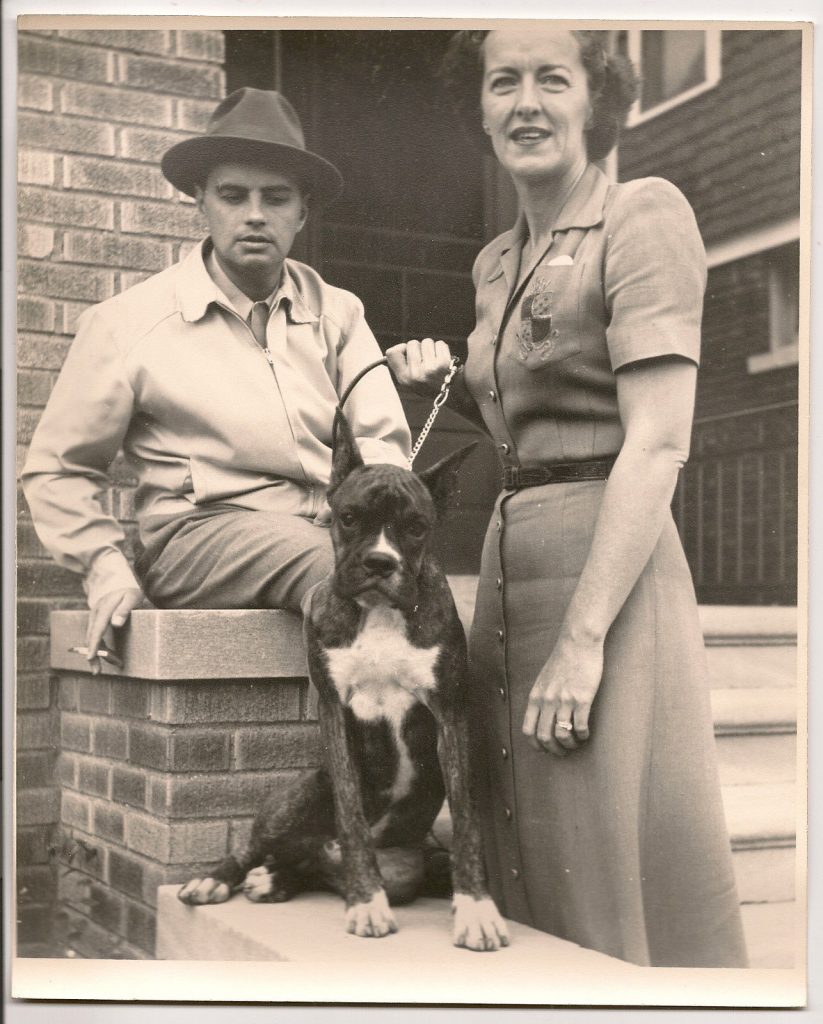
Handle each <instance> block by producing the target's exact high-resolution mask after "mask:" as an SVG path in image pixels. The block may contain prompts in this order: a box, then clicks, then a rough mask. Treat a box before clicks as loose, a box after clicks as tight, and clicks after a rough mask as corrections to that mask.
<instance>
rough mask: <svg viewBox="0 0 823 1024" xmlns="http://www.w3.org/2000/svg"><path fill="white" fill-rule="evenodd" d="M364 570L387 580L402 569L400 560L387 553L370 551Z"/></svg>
mask: <svg viewBox="0 0 823 1024" xmlns="http://www.w3.org/2000/svg"><path fill="white" fill-rule="evenodd" d="M363 568H364V569H366V571H367V572H368V573H369V574H370V575H371V576H379V577H382V578H386V577H387V576H391V575H392V573H394V572H397V570H398V569H399V568H400V560H399V559H398V558H395V557H394V555H391V554H389V553H388V552H385V551H370V552H369V553H368V554H367V555H366V556H365V558H364V559H363Z"/></svg>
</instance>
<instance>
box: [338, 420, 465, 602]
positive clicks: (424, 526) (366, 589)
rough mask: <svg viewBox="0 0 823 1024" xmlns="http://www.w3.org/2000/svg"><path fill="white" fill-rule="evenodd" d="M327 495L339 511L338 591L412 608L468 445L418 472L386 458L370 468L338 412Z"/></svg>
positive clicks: (344, 594) (371, 600) (348, 427)
mask: <svg viewBox="0 0 823 1024" xmlns="http://www.w3.org/2000/svg"><path fill="white" fill-rule="evenodd" d="M334 427H335V441H334V451H333V455H332V471H331V480H330V483H329V490H328V501H329V505H330V506H331V510H332V525H331V531H332V543H333V545H334V555H335V570H334V578H335V589H336V590H337V592H338V593H339V594H340V595H341V596H343V597H348V598H352V599H354V600H356V601H357V603H358V604H360V605H361V606H363V607H374V606H376V605H378V604H390V605H393V606H395V607H397V608H400V609H402V610H404V611H410V610H411V609H413V608H414V607H415V605H416V604H417V578H418V576H419V574H420V570H421V568H422V566H423V563H424V560H425V558H426V557H427V555H428V554H429V553H430V545H431V534H432V529H433V528H434V525H435V523H436V522H437V519H438V518H439V517H440V516H441V515H442V514H443V513H444V512H445V510H446V508H447V506H448V503H449V497H450V495H451V493H452V491H453V489H454V487H455V484H456V481H457V471H458V469H459V468H460V466H461V464H462V462H463V460H464V459H465V458H466V456H467V455H468V454H469V452H470V451H471V450H472V449H473V448H474V447H475V446H474V444H471V445H467V446H466V447H465V448H461V449H459V450H458V451H456V452H452V453H451V455H447V456H446V458H444V459H441V460H440V462H438V463H436V464H435V465H434V466H431V467H430V468H429V469H426V470H424V471H423V472H422V473H419V474H418V473H413V472H412V471H411V470H409V469H401V468H400V467H399V466H391V465H387V464H385V463H381V464H378V465H373V466H366V465H365V464H364V463H363V459H362V458H361V456H360V452H359V451H358V448H357V444H356V442H355V440H354V437H353V435H352V431H351V427H350V426H349V423H348V420H347V419H346V417H345V416H344V415H343V414H342V413H341V412H339V411H338V413H337V415H336V416H335V423H334Z"/></svg>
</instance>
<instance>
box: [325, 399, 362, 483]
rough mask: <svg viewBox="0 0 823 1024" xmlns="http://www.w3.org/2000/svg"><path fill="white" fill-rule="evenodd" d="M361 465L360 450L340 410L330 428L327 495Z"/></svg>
mask: <svg viewBox="0 0 823 1024" xmlns="http://www.w3.org/2000/svg"><path fill="white" fill-rule="evenodd" d="M362 465H363V459H362V457H361V455H360V449H359V448H358V447H357V442H356V441H355V439H354V434H353V433H352V431H351V427H350V426H349V421H348V420H347V419H346V417H345V415H344V414H343V413H342V412H341V410H340V409H338V410H337V412H336V413H335V414H334V426H333V427H332V456H331V480H330V481H329V493H331V492H332V491H333V490H334V489H335V488H336V487H339V486H340V484H342V483H343V481H344V480H345V479H346V477H347V476H348V475H349V473H351V471H352V470H353V469H357V467H358V466H362Z"/></svg>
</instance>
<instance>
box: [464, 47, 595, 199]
mask: <svg viewBox="0 0 823 1024" xmlns="http://www.w3.org/2000/svg"><path fill="white" fill-rule="evenodd" d="M481 107H482V111H483V126H484V128H485V130H486V132H487V133H488V135H489V136H490V137H491V140H492V145H493V147H494V151H495V153H496V155H497V159H498V160H499V161H500V163H501V164H502V165H503V166H504V167H505V168H506V169H507V170H508V171H509V173H510V174H511V175H512V176H513V177H514V178H515V179H523V180H546V179H557V181H558V183H561V184H562V183H563V182H565V181H573V180H574V179H575V178H576V177H577V175H578V174H579V173H580V172H581V171H582V170H583V168H584V167H585V166H586V163H587V158H586V137H585V134H584V129H585V127H586V123H587V121H588V119H589V117H590V114H591V102H590V99H589V87H588V82H587V79H586V70H585V68H584V67H583V65H582V63H581V61H580V47H579V45H578V43H577V40H576V39H575V38H574V36H573V35H572V34H571V32H560V31H557V32H529V31H527V30H525V29H522V28H521V29H504V30H501V31H497V32H490V33H489V34H488V36H486V39H485V40H484V43H483V86H482V95H481Z"/></svg>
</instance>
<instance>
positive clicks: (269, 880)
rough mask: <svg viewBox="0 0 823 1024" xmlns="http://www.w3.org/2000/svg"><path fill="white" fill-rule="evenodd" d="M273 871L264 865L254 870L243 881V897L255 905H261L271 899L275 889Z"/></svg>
mask: <svg viewBox="0 0 823 1024" xmlns="http://www.w3.org/2000/svg"><path fill="white" fill-rule="evenodd" d="M273 879H274V876H273V875H272V873H271V871H269V870H268V868H266V867H263V866H262V865H261V866H260V867H259V868H252V870H251V871H250V872H249V873H248V874H247V875H246V877H245V878H244V879H243V895H244V896H245V897H246V899H248V900H251V901H252V902H253V903H261V902H264V901H266V900H268V899H269V897H270V896H271V893H272V888H273Z"/></svg>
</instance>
